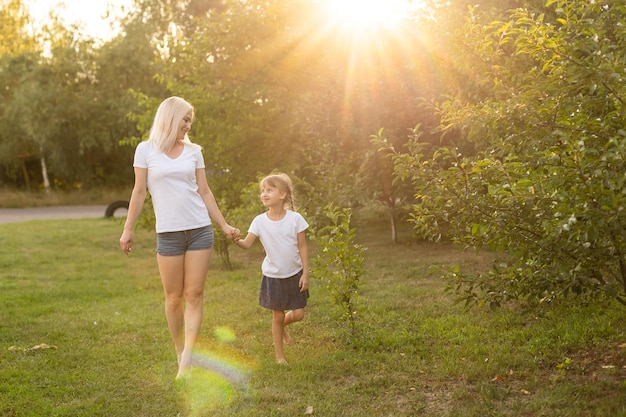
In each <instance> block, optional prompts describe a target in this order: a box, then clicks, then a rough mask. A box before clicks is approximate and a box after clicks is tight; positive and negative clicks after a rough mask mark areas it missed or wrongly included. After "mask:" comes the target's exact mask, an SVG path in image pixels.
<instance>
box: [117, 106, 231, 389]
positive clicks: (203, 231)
mask: <svg viewBox="0 0 626 417" xmlns="http://www.w3.org/2000/svg"><path fill="white" fill-rule="evenodd" d="M193 118H194V111H193V107H192V106H191V104H189V103H188V102H187V101H185V100H183V99H182V98H180V97H169V98H167V99H166V100H164V101H163V102H162V103H161V105H160V106H159V108H158V110H157V113H156V116H155V118H154V123H153V125H152V128H151V130H150V136H149V138H148V140H147V141H145V142H141V143H140V144H139V145H138V146H137V149H136V150H135V158H134V162H133V167H134V170H135V185H134V187H133V191H132V195H131V198H130V204H129V207H128V215H127V218H126V223H125V224H124V231H123V233H122V237H121V238H120V247H121V248H122V250H123V251H124V253H125V254H126V255H128V253H129V252H130V251H131V250H132V246H133V229H134V225H135V222H136V221H137V218H138V217H139V213H140V212H141V208H142V207H143V203H144V200H145V198H146V190H147V191H149V192H150V196H151V198H152V204H153V206H154V214H155V217H156V232H157V248H156V254H157V255H156V257H157V264H158V268H159V274H160V276H161V282H162V284H163V290H164V292H165V317H166V319H167V324H168V327H169V331H170V334H171V336H172V340H173V341H174V346H175V348H176V354H177V356H178V374H177V376H176V378H177V379H178V378H183V377H187V376H189V374H190V369H191V362H192V352H193V348H194V345H195V343H196V340H197V338H198V334H199V332H200V325H201V323H202V316H203V294H204V283H205V280H206V276H207V273H208V270H209V261H210V259H211V253H212V251H213V242H214V236H213V228H212V222H211V219H212V220H213V222H215V223H216V224H217V225H218V226H219V227H220V229H222V231H223V232H224V233H225V234H226V235H227V236H229V237H230V238H232V239H238V237H239V236H240V232H239V230H238V229H236V228H234V227H232V226H230V225H229V224H228V223H227V222H226V220H225V219H224V216H223V215H222V213H221V212H220V209H219V207H218V205H217V202H216V201H215V197H214V195H213V193H212V192H211V189H210V188H209V185H208V183H207V179H206V175H205V165H204V158H203V155H202V151H201V147H200V146H199V145H196V144H194V143H192V142H191V141H190V139H189V136H188V132H189V130H190V129H191V123H192V122H193ZM183 300H184V306H183Z"/></svg>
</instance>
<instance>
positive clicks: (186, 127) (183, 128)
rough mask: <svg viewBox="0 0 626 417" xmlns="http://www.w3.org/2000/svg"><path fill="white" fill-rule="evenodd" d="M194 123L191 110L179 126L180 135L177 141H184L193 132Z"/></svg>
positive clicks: (177, 136)
mask: <svg viewBox="0 0 626 417" xmlns="http://www.w3.org/2000/svg"><path fill="white" fill-rule="evenodd" d="M192 122H193V113H192V111H191V110H189V113H187V114H186V115H185V117H183V120H181V121H180V123H179V124H178V134H177V135H176V140H183V138H184V137H185V134H187V132H189V131H190V130H191V123H192Z"/></svg>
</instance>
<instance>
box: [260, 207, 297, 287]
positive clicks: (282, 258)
mask: <svg viewBox="0 0 626 417" xmlns="http://www.w3.org/2000/svg"><path fill="white" fill-rule="evenodd" d="M308 227H309V224H308V223H307V222H306V220H304V217H302V215H301V214H300V213H296V212H295V211H291V210H287V212H286V213H285V217H283V218H282V219H281V220H278V221H274V220H270V218H269V217H268V216H267V212H266V213H263V214H259V215H258V216H256V217H255V218H254V220H252V223H251V224H250V227H249V228H248V233H252V234H253V235H255V236H257V237H258V238H259V240H260V241H261V244H263V248H264V249H265V259H264V260H263V264H262V265H261V271H262V272H263V275H265V276H266V277H271V278H289V277H291V276H293V275H295V274H297V273H298V272H300V270H301V269H302V258H301V257H300V251H299V250H298V233H300V232H303V231H305V230H306V229H307V228H308Z"/></svg>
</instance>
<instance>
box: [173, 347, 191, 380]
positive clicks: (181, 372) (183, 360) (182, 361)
mask: <svg viewBox="0 0 626 417" xmlns="http://www.w3.org/2000/svg"><path fill="white" fill-rule="evenodd" d="M190 376H191V354H185V352H183V353H182V354H181V355H180V356H179V357H178V375H176V379H187V378H189V377H190Z"/></svg>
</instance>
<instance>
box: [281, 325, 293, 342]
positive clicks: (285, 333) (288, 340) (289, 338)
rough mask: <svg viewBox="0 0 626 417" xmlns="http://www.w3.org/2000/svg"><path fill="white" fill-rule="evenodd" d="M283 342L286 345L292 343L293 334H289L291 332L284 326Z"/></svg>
mask: <svg viewBox="0 0 626 417" xmlns="http://www.w3.org/2000/svg"><path fill="white" fill-rule="evenodd" d="M283 343H284V344H286V345H290V344H291V336H289V333H287V331H286V330H285V328H284V327H283Z"/></svg>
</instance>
